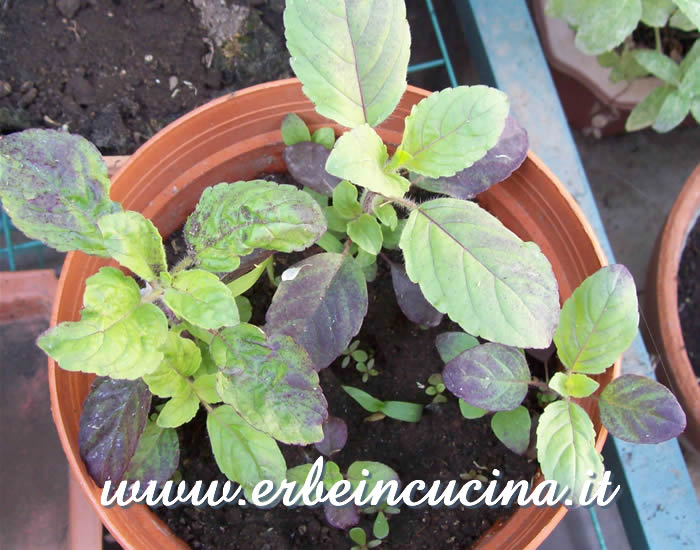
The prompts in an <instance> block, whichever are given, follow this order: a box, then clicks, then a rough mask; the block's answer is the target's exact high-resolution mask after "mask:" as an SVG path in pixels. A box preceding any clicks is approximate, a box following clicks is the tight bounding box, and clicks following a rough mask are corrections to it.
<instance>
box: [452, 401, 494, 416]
mask: <svg viewBox="0 0 700 550" xmlns="http://www.w3.org/2000/svg"><path fill="white" fill-rule="evenodd" d="M459 412H461V413H462V416H463V417H464V418H466V419H468V420H475V419H477V418H481V417H482V416H484V415H485V414H487V413H488V412H489V411H487V410H486V409H482V408H481V407H474V406H473V405H470V404H469V403H467V402H466V401H465V400H464V399H460V400H459Z"/></svg>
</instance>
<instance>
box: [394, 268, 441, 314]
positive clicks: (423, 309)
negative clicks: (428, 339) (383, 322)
mask: <svg viewBox="0 0 700 550" xmlns="http://www.w3.org/2000/svg"><path fill="white" fill-rule="evenodd" d="M390 265H391V280H392V281H393V282H394V293H395V294H396V301H397V302H398V304H399V307H400V308H401V311H403V314H404V315H405V316H406V317H407V318H408V320H409V321H411V322H413V323H416V324H418V325H424V326H426V327H436V326H438V325H439V324H440V322H441V321H442V318H443V314H442V313H440V312H439V311H438V310H437V309H435V308H434V307H433V306H432V305H431V304H430V302H428V300H426V299H425V296H423V292H422V291H421V289H420V286H418V285H417V284H416V283H414V282H412V281H411V280H410V279H409V278H408V275H406V270H405V269H404V267H403V266H402V265H398V264H395V263H394V262H390Z"/></svg>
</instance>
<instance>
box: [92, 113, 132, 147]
mask: <svg viewBox="0 0 700 550" xmlns="http://www.w3.org/2000/svg"><path fill="white" fill-rule="evenodd" d="M91 139H92V141H93V143H94V144H95V145H96V146H97V148H98V149H100V150H103V151H106V152H112V151H119V150H121V149H123V148H124V147H125V146H126V144H127V142H128V140H129V131H128V130H127V128H126V126H125V125H124V121H123V120H122V117H121V114H120V113H119V108H118V107H117V106H116V105H115V104H114V103H110V104H109V105H107V107H105V108H104V109H103V110H102V111H100V113H99V114H98V115H97V117H96V118H95V121H94V122H93V125H92V135H91Z"/></svg>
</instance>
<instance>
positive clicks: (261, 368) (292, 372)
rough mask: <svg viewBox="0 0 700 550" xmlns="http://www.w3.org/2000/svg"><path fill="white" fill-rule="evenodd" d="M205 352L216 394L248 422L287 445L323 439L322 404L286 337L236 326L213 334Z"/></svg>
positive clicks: (304, 362) (306, 362)
mask: <svg viewBox="0 0 700 550" xmlns="http://www.w3.org/2000/svg"><path fill="white" fill-rule="evenodd" d="M211 355H212V357H213V359H214V361H215V362H216V364H217V365H218V367H219V374H218V378H217V391H218V394H219V395H220V396H221V397H222V399H223V400H224V402H226V403H228V404H230V405H233V407H234V409H236V411H237V412H238V414H240V415H241V417H243V418H244V419H245V421H246V422H248V423H249V424H250V425H251V426H253V427H254V428H257V429H258V430H260V431H262V432H265V433H267V434H270V435H271V436H272V437H274V438H275V439H277V440H278V441H281V442H283V443H288V444H292V445H307V444H309V443H316V442H317V441H321V440H322V439H323V428H322V425H323V422H324V421H325V420H326V418H327V417H328V404H327V403H326V399H325V397H324V396H323V391H322V390H321V387H320V386H319V380H318V374H317V373H316V371H315V370H314V367H313V364H312V363H311V360H310V359H309V356H308V355H307V354H306V352H305V351H304V349H303V348H302V347H301V346H299V345H298V344H296V343H294V341H293V340H292V339H291V338H290V337H289V336H283V335H271V336H269V337H266V336H265V333H263V332H262V331H261V330H260V329H259V328H258V327H255V326H253V325H239V326H237V327H233V328H227V329H224V330H223V331H221V332H220V333H219V335H218V336H217V337H215V338H214V340H213V341H212V343H211Z"/></svg>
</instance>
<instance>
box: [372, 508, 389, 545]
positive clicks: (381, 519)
mask: <svg viewBox="0 0 700 550" xmlns="http://www.w3.org/2000/svg"><path fill="white" fill-rule="evenodd" d="M372 534H373V535H374V536H375V537H376V538H378V539H385V538H386V537H388V536H389V522H388V521H387V520H386V516H385V515H384V512H381V511H380V512H379V513H378V514H377V517H376V519H375V520H374V525H373V526H372Z"/></svg>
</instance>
